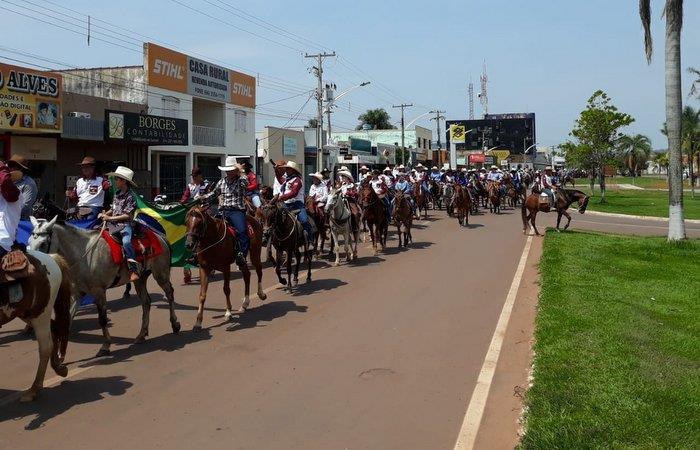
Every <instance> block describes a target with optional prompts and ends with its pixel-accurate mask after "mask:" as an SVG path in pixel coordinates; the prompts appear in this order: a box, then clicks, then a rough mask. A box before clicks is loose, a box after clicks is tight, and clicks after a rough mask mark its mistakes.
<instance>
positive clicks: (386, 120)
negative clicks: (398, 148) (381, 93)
mask: <svg viewBox="0 0 700 450" xmlns="http://www.w3.org/2000/svg"><path fill="white" fill-rule="evenodd" d="M357 120H359V121H360V125H358V126H357V129H358V130H361V129H362V126H363V125H369V126H370V127H371V129H372V130H393V129H394V128H396V127H395V126H393V125H392V124H391V117H389V113H388V112H386V110H384V108H377V109H368V110H367V112H365V113H364V114H360V117H358V118H357Z"/></svg>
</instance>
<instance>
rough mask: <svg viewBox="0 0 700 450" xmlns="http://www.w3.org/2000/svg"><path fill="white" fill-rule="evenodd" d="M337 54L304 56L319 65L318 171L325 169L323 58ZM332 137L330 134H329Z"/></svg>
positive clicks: (317, 98)
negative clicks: (314, 60) (314, 59)
mask: <svg viewBox="0 0 700 450" xmlns="http://www.w3.org/2000/svg"><path fill="white" fill-rule="evenodd" d="M331 56H335V52H333V53H326V52H323V53H317V54H315V55H309V54H308V53H306V54H305V55H304V58H316V60H317V63H316V64H317V65H316V66H315V67H314V72H315V73H316V77H317V78H318V88H317V89H316V101H317V102H318V112H317V114H316V121H317V123H316V171H317V172H321V170H323V58H328V57H331ZM328 137H329V138H330V136H328Z"/></svg>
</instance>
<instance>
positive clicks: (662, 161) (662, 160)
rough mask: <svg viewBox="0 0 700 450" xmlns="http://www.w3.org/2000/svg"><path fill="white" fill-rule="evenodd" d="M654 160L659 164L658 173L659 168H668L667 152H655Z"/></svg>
mask: <svg viewBox="0 0 700 450" xmlns="http://www.w3.org/2000/svg"><path fill="white" fill-rule="evenodd" d="M654 162H655V163H656V164H658V166H659V173H661V169H668V152H663V153H656V154H655V155H654ZM666 178H667V179H668V170H667V171H666Z"/></svg>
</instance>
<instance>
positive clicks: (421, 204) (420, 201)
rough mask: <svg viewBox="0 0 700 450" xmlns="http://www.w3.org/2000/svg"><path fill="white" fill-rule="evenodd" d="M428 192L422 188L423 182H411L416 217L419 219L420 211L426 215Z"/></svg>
mask: <svg viewBox="0 0 700 450" xmlns="http://www.w3.org/2000/svg"><path fill="white" fill-rule="evenodd" d="M427 194H428V193H427V192H425V191H424V190H423V182H422V181H416V182H415V183H413V200H414V201H415V202H416V219H418V220H420V218H421V211H423V214H424V216H425V217H426V218H427V217H428V195H427Z"/></svg>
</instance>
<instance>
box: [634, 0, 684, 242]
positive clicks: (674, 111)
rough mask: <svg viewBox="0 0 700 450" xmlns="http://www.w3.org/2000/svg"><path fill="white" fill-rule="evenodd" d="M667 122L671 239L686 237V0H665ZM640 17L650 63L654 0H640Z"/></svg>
mask: <svg viewBox="0 0 700 450" xmlns="http://www.w3.org/2000/svg"><path fill="white" fill-rule="evenodd" d="M663 16H664V17H665V19H666V43H665V55H664V57H665V61H666V63H665V64H666V68H665V72H666V76H665V83H666V124H667V127H668V240H669V241H678V240H681V239H685V237H686V234H685V221H684V220H683V155H682V154H681V109H682V108H683V99H682V95H683V94H682V92H681V29H682V28H683V0H666V1H665V2H664V10H663ZM639 17H640V19H641V21H642V27H643V28H644V51H645V53H646V57H647V62H648V63H649V64H651V57H652V53H653V43H652V39H651V0H639Z"/></svg>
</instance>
